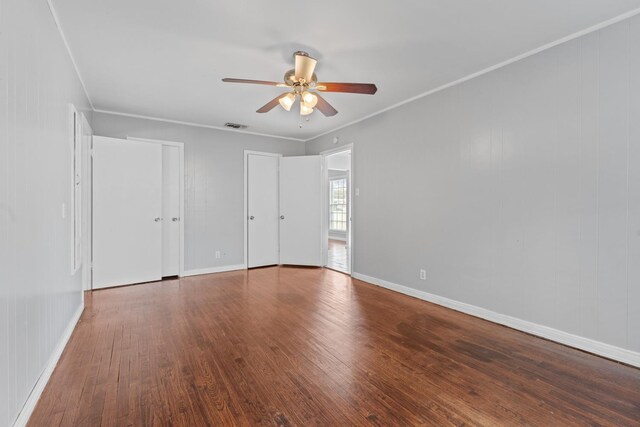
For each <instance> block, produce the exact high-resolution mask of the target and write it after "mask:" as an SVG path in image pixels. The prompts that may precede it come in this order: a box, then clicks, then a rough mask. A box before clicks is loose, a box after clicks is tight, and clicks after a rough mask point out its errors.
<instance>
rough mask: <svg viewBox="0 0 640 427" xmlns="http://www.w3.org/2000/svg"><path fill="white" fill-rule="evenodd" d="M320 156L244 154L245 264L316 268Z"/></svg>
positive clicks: (318, 262) (319, 243) (319, 240)
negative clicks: (245, 181)
mask: <svg viewBox="0 0 640 427" xmlns="http://www.w3.org/2000/svg"><path fill="white" fill-rule="evenodd" d="M321 189H322V161H321V157H320V156H297V157H280V156H275V155H267V154H249V155H248V156H247V219H246V220H247V267H248V268H252V267H261V266H267V265H276V264H289V265H308V266H321V265H322V264H323V257H322V238H321V237H322V215H321V212H322V206H321Z"/></svg>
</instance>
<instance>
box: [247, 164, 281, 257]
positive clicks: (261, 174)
mask: <svg viewBox="0 0 640 427" xmlns="http://www.w3.org/2000/svg"><path fill="white" fill-rule="evenodd" d="M278 160H279V157H276V156H267V155H264V156H263V155H258V154H249V155H248V156H247V219H246V220H247V234H248V242H247V267H248V268H252V267H261V266H265V265H275V264H278V225H279V224H278V221H279V220H278V215H279V209H278Z"/></svg>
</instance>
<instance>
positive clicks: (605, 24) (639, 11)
mask: <svg viewBox="0 0 640 427" xmlns="http://www.w3.org/2000/svg"><path fill="white" fill-rule="evenodd" d="M638 14H640V8H638V9H634V10H632V11H629V12H626V13H623V14H622V15H618V16H616V17H613V18H611V19H608V20H606V21H604V22H601V23H599V24H596V25H593V26H591V27H589V28H586V29H584V30H580V31H578V32H575V33H573V34H570V35H568V36H566V37H563V38H561V39H558V40H555V41H553V42H551V43H547V44H545V45H543V46H540V47H538V48H536V49H533V50H530V51H528V52H525V53H523V54H520V55H518V56H514V57H513V58H511V59H507V60H506V61H503V62H500V63H498V64H496V65H492V66H491V67H488V68H485V69H483V70H480V71H477V72H475V73H473V74H469V75H468V76H466V77H462V78H461V79H458V80H454V81H452V82H450V83H446V84H444V85H442V86H438V87H437V88H435V89H431V90H428V91H426V92H423V93H420V94H418V95H416V96H413V97H411V98H408V99H405V100H404V101H400V102H398V103H396V104H393V105H391V106H389V107H386V108H383V109H382V110H378V111H376V112H374V113H371V114H368V115H366V116H364V117H362V118H360V119H356V120H353V121H350V122H349V123H346V124H344V125H340V126H338V127H335V128H333V129H331V130H328V131H326V132H322V133H320V134H318V135H316V136H313V137H311V138H308V139H305V142H308V141H312V140H314V139H317V138H320V137H321V136H324V135H327V134H329V133H332V132H336V131H338V130H340V129H344V128H346V127H348V126H351V125H354V124H356V123H360V122H362V121H365V120H367V119H370V118H371V117H374V116H377V115H379V114H382V113H386V112H387V111H389V110H393V109H395V108H398V107H401V106H403V105H405V104H409V103H410V102H413V101H416V100H418V99H420V98H424V97H426V96H429V95H432V94H434V93H436V92H440V91H443V90H445V89H448V88H450V87H452V86H457V85H459V84H461V83H464V82H466V81H468V80H471V79H474V78H476V77H480V76H482V75H483V74H487V73H490V72H491V71H495V70H497V69H499V68H503V67H506V66H507V65H510V64H513V63H514V62H517V61H520V60H522V59H525V58H528V57H530V56H533V55H535V54H537V53H540V52H542V51H545V50H548V49H551V48H553V47H556V46H558V45H560V44H562V43H566V42H568V41H571V40H574V39H577V38H579V37H582V36H585V35H587V34H589V33H593V32H595V31H598V30H601V29H603V28H606V27H608V26H611V25H613V24H617V23H618V22H620V21H624V20H625V19H629V18H631V17H633V16H636V15H638Z"/></svg>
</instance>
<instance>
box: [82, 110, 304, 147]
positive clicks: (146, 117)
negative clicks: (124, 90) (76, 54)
mask: <svg viewBox="0 0 640 427" xmlns="http://www.w3.org/2000/svg"><path fill="white" fill-rule="evenodd" d="M93 111H95V112H96V113H103V114H113V115H115V116H124V117H133V118H135V119H145V120H153V121H156V122H165V123H173V124H176V125H184V126H195V127H200V128H207V129H215V130H223V131H225V132H235V133H245V134H247V135H256V136H265V137H268V138H277V139H288V140H290V141H299V142H305V141H307V140H305V139H301V138H292V137H290V136H278V135H272V134H269V133H260V132H251V131H248V130H239V129H229V128H226V127H223V126H213V125H205V124H202V123H194V122H184V121H181V120H171V119H162V118H160V117H153V116H145V115H142V114H130V113H120V112H118V111H111V110H101V109H95V108H94V109H93Z"/></svg>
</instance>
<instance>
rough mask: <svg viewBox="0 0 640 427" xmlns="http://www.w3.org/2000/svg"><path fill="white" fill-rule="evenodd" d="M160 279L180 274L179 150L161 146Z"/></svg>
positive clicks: (170, 146) (169, 146)
mask: <svg viewBox="0 0 640 427" xmlns="http://www.w3.org/2000/svg"><path fill="white" fill-rule="evenodd" d="M162 218H163V220H162V277H167V276H177V275H178V274H179V273H180V221H181V220H182V219H181V218H180V149H179V148H178V147H176V146H172V145H163V146H162Z"/></svg>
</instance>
